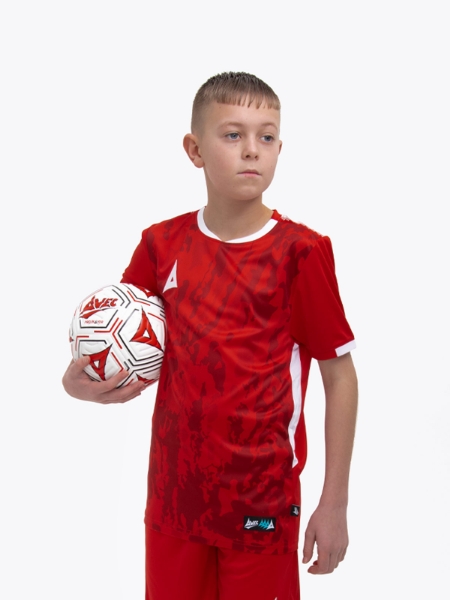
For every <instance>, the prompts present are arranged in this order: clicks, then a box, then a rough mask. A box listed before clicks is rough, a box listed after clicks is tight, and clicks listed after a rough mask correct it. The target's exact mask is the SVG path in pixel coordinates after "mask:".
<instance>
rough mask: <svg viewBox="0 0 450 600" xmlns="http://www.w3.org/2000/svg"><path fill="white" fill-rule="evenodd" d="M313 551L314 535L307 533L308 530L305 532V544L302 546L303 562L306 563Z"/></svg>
mask: <svg viewBox="0 0 450 600" xmlns="http://www.w3.org/2000/svg"><path fill="white" fill-rule="evenodd" d="M313 552H314V536H313V535H312V534H311V533H309V531H308V530H306V532H305V544H304V546H303V563H308V562H309V561H310V560H311V558H312V555H313Z"/></svg>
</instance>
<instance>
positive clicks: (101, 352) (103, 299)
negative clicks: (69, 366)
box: [69, 283, 167, 387]
mask: <svg viewBox="0 0 450 600" xmlns="http://www.w3.org/2000/svg"><path fill="white" fill-rule="evenodd" d="M166 337H167V331H166V319H165V314H164V306H163V302H162V300H161V298H159V297H158V296H154V295H153V294H152V293H151V292H149V291H148V290H145V289H144V288H140V287H136V286H134V285H130V284H128V283H127V284H125V283H118V284H114V285H108V286H105V287H102V288H100V289H98V290H96V291H95V292H93V293H92V294H89V296H87V297H86V298H85V299H84V300H83V301H82V302H80V304H79V305H78V307H77V308H76V310H75V313H74V315H73V319H72V323H71V325H70V332H69V338H70V346H71V350H72V356H73V358H74V359H75V360H76V359H77V358H80V357H82V356H89V357H90V364H89V365H88V366H87V367H86V369H85V371H86V373H87V374H88V375H89V377H90V378H91V379H92V380H94V381H105V380H106V379H109V378H110V377H112V376H113V375H115V374H116V373H119V372H120V371H126V373H127V374H128V377H127V378H126V379H125V380H124V381H123V382H122V383H121V384H120V387H122V386H124V385H128V384H129V383H131V382H132V381H144V382H146V383H148V384H150V383H154V382H155V381H157V380H158V379H159V375H160V371H161V364H162V360H163V356H164V348H165V345H166Z"/></svg>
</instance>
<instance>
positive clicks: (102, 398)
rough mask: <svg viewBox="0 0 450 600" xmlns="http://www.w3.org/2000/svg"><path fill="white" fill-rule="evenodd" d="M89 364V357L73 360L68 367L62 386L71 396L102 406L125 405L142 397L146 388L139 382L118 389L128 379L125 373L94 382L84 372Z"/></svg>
mask: <svg viewBox="0 0 450 600" xmlns="http://www.w3.org/2000/svg"><path fill="white" fill-rule="evenodd" d="M88 364H89V356H83V357H82V358H79V359H78V360H76V361H73V360H72V362H71V363H70V364H69V366H68V367H67V370H66V372H65V373H64V377H63V378H62V384H63V386H64V389H65V390H66V392H67V393H68V394H69V396H73V397H74V398H78V400H89V401H90V402H99V403H100V404H113V403H123V402H128V401H129V400H132V399H133V398H136V396H140V394H141V392H142V390H144V389H145V387H146V386H145V384H143V383H141V382H139V383H130V385H127V386H125V387H123V388H118V389H116V386H118V385H119V383H120V382H121V381H123V380H124V379H125V378H126V375H125V376H124V374H123V373H117V375H114V377H111V379H108V380H107V381H101V382H98V381H92V380H91V379H90V378H89V376H88V374H87V373H86V372H85V371H84V368H85V367H87V365H88Z"/></svg>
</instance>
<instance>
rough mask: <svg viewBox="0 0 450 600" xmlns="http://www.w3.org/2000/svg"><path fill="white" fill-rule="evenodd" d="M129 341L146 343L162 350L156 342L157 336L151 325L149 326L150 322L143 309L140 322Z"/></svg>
mask: <svg viewBox="0 0 450 600" xmlns="http://www.w3.org/2000/svg"><path fill="white" fill-rule="evenodd" d="M130 341H132V342H140V343H141V344H148V345H149V346H153V347H154V348H159V349H160V350H162V348H161V345H160V343H159V342H158V338H157V337H156V335H155V332H154V331H153V327H152V326H151V323H150V321H149V319H148V317H147V315H146V314H145V312H144V311H142V317H141V323H140V325H139V327H138V330H137V331H136V333H135V334H134V336H133V337H132V338H131V340H130Z"/></svg>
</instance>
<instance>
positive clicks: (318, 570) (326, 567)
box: [308, 551, 333, 575]
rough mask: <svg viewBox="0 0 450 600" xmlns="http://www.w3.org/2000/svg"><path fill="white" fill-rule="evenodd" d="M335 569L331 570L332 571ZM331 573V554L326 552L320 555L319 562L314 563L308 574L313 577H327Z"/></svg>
mask: <svg viewBox="0 0 450 600" xmlns="http://www.w3.org/2000/svg"><path fill="white" fill-rule="evenodd" d="M332 570H333V569H331V571H332ZM331 571H330V554H329V553H325V552H322V553H321V552H320V551H319V553H318V556H317V560H315V561H314V563H313V565H312V567H309V569H308V573H311V574H312V575H325V574H326V573H331Z"/></svg>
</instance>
